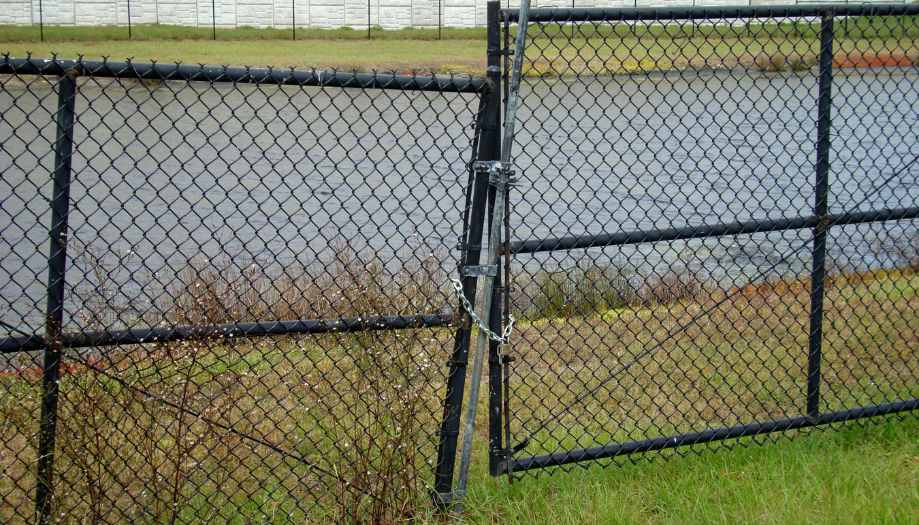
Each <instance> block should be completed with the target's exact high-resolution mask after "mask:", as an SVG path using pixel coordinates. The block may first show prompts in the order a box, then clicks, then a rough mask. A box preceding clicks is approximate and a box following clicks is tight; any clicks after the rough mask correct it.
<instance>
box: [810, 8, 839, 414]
mask: <svg viewBox="0 0 919 525" xmlns="http://www.w3.org/2000/svg"><path fill="white" fill-rule="evenodd" d="M832 82H833V16H832V15H831V14H825V15H823V17H822V18H821V22H820V72H819V78H818V89H817V159H816V180H815V183H814V188H815V199H814V215H815V216H816V217H817V218H818V222H817V224H816V225H815V226H814V241H813V242H814V244H813V251H812V266H811V293H810V302H811V306H810V336H809V341H808V352H807V415H808V417H812V418H814V417H817V416H818V415H819V413H820V361H821V347H822V344H823V296H824V285H825V281H826V237H827V230H828V229H829V222H828V220H827V194H828V193H829V171H830V160H829V159H830V110H831V106H832V99H831V97H832V93H831V84H832Z"/></svg>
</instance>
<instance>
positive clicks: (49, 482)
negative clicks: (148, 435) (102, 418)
mask: <svg viewBox="0 0 919 525" xmlns="http://www.w3.org/2000/svg"><path fill="white" fill-rule="evenodd" d="M57 86H58V107H57V119H56V120H57V136H56V139H55V144H54V182H53V188H52V193H51V229H50V230H49V232H50V239H49V240H50V242H49V251H48V309H47V312H46V317H45V340H46V341H47V346H46V347H45V355H44V363H43V365H42V385H41V386H42V396H41V419H40V422H39V435H38V473H37V484H38V486H37V487H36V493H35V510H36V514H37V515H38V522H39V523H41V524H45V523H50V522H51V516H52V506H53V499H54V488H53V480H54V439H55V434H56V425H57V402H58V380H59V379H60V367H61V333H62V331H63V322H64V283H65V276H66V272H67V216H68V213H69V208H70V160H71V155H72V154H73V124H74V106H75V97H76V90H77V83H76V73H75V72H67V73H66V74H65V75H64V76H62V77H61V79H60V81H58V84H57Z"/></svg>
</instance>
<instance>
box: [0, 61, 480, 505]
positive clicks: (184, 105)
mask: <svg viewBox="0 0 919 525" xmlns="http://www.w3.org/2000/svg"><path fill="white" fill-rule="evenodd" d="M3 68H4V71H3V72H4V73H6V74H4V75H2V76H0V107H2V108H3V111H2V113H0V171H2V173H3V175H2V178H0V201H2V206H0V285H2V297H3V300H2V306H0V320H2V322H3V327H4V328H3V335H4V339H3V340H2V342H0V343H2V345H0V346H2V347H3V352H4V353H2V354H0V357H2V361H0V412H2V413H0V463H2V472H3V475H2V476H0V498H2V501H3V504H2V505H0V521H4V522H6V523H11V522H34V520H35V508H36V507H35V498H36V485H37V481H38V480H36V462H37V450H38V447H39V441H40V439H41V436H40V431H39V415H40V412H41V409H40V405H41V399H42V381H41V377H42V371H41V367H42V364H41V349H42V347H43V343H42V340H41V339H40V338H42V337H44V336H45V328H44V323H45V321H44V313H45V312H44V310H45V302H46V300H47V292H46V284H47V279H48V277H47V271H48V270H47V268H48V250H49V246H48V244H49V241H48V228H49V223H50V221H51V213H50V207H49V201H50V199H51V198H52V195H51V193H52V188H51V186H52V183H51V180H52V178H51V173H52V172H53V171H54V145H55V133H56V131H55V114H56V112H57V105H58V89H59V87H58V81H59V75H60V74H62V73H63V72H65V71H66V70H68V69H70V68H75V69H77V70H78V71H79V76H78V77H77V80H76V84H77V95H76V101H75V102H76V124H75V126H74V129H73V136H74V138H73V143H74V145H73V155H72V182H71V187H70V211H69V238H68V240H67V274H66V276H67V279H66V295H65V301H64V305H65V312H64V329H63V331H64V341H65V346H68V344H69V345H70V346H73V347H72V348H65V350H64V355H63V359H62V363H61V371H60V374H61V378H60V381H59V392H60V400H59V406H58V419H57V428H56V433H55V436H54V437H55V447H54V450H55V453H54V459H53V465H54V478H53V479H54V482H53V486H52V491H51V492H52V493H53V509H54V511H53V515H52V516H51V521H55V522H57V521H59V522H72V521H82V520H84V519H85V520H89V521H93V522H96V521H100V522H108V523H123V522H134V521H139V522H150V523H160V522H189V523H190V522H196V523H206V522H223V521H226V522H229V521H234V522H235V521H239V520H242V521H247V522H248V521H251V522H260V523H261V522H272V523H274V522H294V523H303V522H306V521H310V522H324V521H328V522H333V521H335V522H340V521H350V520H355V521H361V520H365V519H373V520H378V521H381V522H392V521H398V520H400V519H403V518H407V517H410V516H411V515H412V514H413V513H415V512H417V509H418V508H419V507H417V506H413V504H412V502H416V501H423V500H424V499H425V498H426V495H425V494H424V490H425V489H426V488H427V487H429V485H430V483H431V475H432V472H433V463H434V461H435V456H436V446H437V431H438V424H439V417H440V414H441V412H442V402H443V396H444V390H445V388H446V387H445V382H444V380H445V375H446V367H445V363H446V362H447V360H448V358H449V355H450V351H451V348H452V339H451V332H452V330H451V329H450V328H447V327H448V326H449V323H450V321H451V320H452V317H453V313H452V311H451V310H452V309H453V308H455V305H456V299H455V297H453V296H452V294H451V290H450V287H449V284H448V280H447V277H448V274H449V275H455V271H456V264H457V251H456V250H455V249H454V248H455V245H456V242H457V239H459V238H460V235H461V230H462V221H463V218H462V209H463V205H464V200H463V197H462V196H463V195H464V192H465V188H466V186H467V177H468V163H469V162H470V160H473V158H472V146H473V133H474V122H475V119H476V115H477V113H478V110H479V98H480V96H479V95H480V91H481V90H482V86H483V83H482V82H481V81H480V80H478V79H473V78H468V77H451V76H440V77H435V76H422V75H415V76H412V77H396V76H395V75H389V74H382V73H379V74H361V75H359V74H346V73H338V72H333V71H305V72H294V71H279V70H274V71H266V70H223V71H221V70H219V69H218V70H214V69H213V68H210V69H208V68H203V67H202V68H197V67H186V66H172V65H151V64H131V63H123V64H116V63H111V62H109V63H89V62H78V63H63V62H58V61H56V60H51V61H41V60H34V59H28V60H18V61H17V60H14V59H12V58H10V57H8V56H7V57H4V58H3ZM198 78H200V80H195V79H198ZM231 80H232V81H231ZM342 85H346V86H349V87H341V86H342ZM380 316H389V317H380ZM399 316H401V317H399ZM339 319H344V321H343V322H342V323H341V324H339V325H336V324H335V322H336V320H339ZM282 321H283V322H282ZM400 323H401V324H400ZM373 324H378V325H379V326H376V328H393V327H400V326H401V327H403V328H405V327H416V326H422V328H406V329H401V330H370V331H368V330H363V331H358V332H354V333H350V332H348V333H342V332H340V331H338V330H337V329H338V328H347V327H351V328H354V327H358V328H363V329H367V328H372V327H373V326H369V325H373ZM438 326H443V327H444V328H438ZM7 332H8V333H7ZM311 332H317V333H311ZM318 332H323V333H318ZM253 334H261V335H263V336H262V337H252V335H253ZM125 340H130V341H129V342H130V343H132V344H117V343H120V342H124V341H125ZM68 342H69V343H68ZM100 345H101V346H100ZM26 350H28V351H26Z"/></svg>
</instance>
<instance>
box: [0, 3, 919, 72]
mask: <svg viewBox="0 0 919 525" xmlns="http://www.w3.org/2000/svg"><path fill="white" fill-rule="evenodd" d="M849 22H850V23H849V30H847V31H845V32H843V31H839V32H837V38H836V41H835V45H836V54H837V57H836V58H837V65H838V66H851V65H861V66H862V67H865V66H878V65H881V66H884V65H888V66H891V65H892V66H901V67H902V66H904V65H906V66H908V65H911V64H916V63H919V45H917V39H919V24H917V23H916V17H893V18H862V19H852V20H850V21H849ZM133 33H134V36H133V37H132V39H131V40H127V30H126V28H119V27H99V28H94V27H62V26H55V27H47V28H46V30H45V41H44V42H41V41H39V36H38V30H37V28H36V27H19V26H0V51H4V52H9V53H10V54H11V55H13V56H14V57H23V56H25V55H26V54H27V53H30V52H31V53H32V54H33V55H34V56H36V57H41V58H44V57H47V56H50V55H51V54H53V53H56V54H57V55H58V56H60V57H61V58H75V57H77V56H81V55H82V56H85V57H86V58H87V59H90V60H97V59H100V58H102V57H111V58H112V59H114V60H124V59H125V58H129V57H130V58H133V59H135V60H138V61H142V62H146V61H149V60H158V61H162V62H175V61H181V62H185V63H192V64H195V63H202V64H218V65H224V64H227V65H250V66H256V67H261V66H272V67H297V68H309V67H318V68H326V67H331V68H338V69H345V70H352V69H353V70H361V71H367V70H373V69H376V70H383V71H400V72H407V71H412V70H418V71H434V72H439V73H446V72H454V73H464V74H478V75H481V74H483V72H484V68H485V58H486V57H485V31H484V29H483V28H473V29H459V28H447V29H444V31H443V39H442V40H441V39H438V32H437V31H436V30H434V29H404V30H397V31H384V30H379V29H378V30H374V31H372V32H371V39H370V40H368V39H367V34H366V32H364V31H357V30H352V29H334V30H325V29H298V31H297V35H298V36H297V40H296V41H294V40H291V32H290V30H289V29H288V30H284V29H255V28H239V29H218V31H217V40H210V36H211V33H210V30H209V29H206V28H186V27H176V26H138V27H136V28H134V31H133ZM818 50H819V25H818V24H808V23H799V24H791V23H787V22H786V23H782V24H765V25H761V24H753V25H751V26H749V27H746V28H743V27H732V26H726V25H718V26H713V25H708V26H700V27H697V28H693V27H691V26H682V27H677V26H667V27H665V26H661V25H649V26H638V27H632V26H628V25H623V24H619V25H602V24H601V25H596V26H594V25H589V24H587V25H583V26H579V27H578V30H577V31H576V32H575V33H574V35H573V36H572V33H571V28H570V27H560V26H558V25H554V24H546V25H539V26H534V28H533V29H532V30H531V33H530V42H529V45H528V48H527V57H528V61H527V63H526V64H525V66H524V73H525V74H526V75H528V76H574V75H585V74H586V75H597V74H599V75H605V74H620V73H634V72H638V73H641V72H647V71H664V70H672V69H684V68H730V67H738V66H743V67H754V68H757V69H762V70H766V71H772V70H776V69H778V70H781V69H784V68H791V69H799V68H810V67H813V65H814V64H816V57H817V51H818ZM863 55H864V56H863Z"/></svg>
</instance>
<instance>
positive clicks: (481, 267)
mask: <svg viewBox="0 0 919 525" xmlns="http://www.w3.org/2000/svg"><path fill="white" fill-rule="evenodd" d="M460 273H461V274H462V275H463V277H495V276H497V275H498V265H497V264H476V265H469V266H463V268H462V269H461V270H460Z"/></svg>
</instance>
